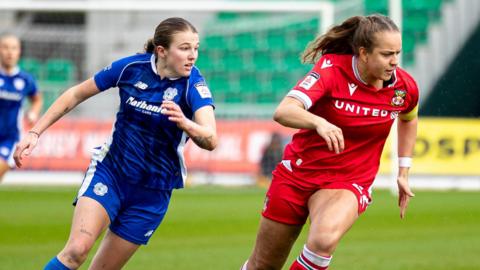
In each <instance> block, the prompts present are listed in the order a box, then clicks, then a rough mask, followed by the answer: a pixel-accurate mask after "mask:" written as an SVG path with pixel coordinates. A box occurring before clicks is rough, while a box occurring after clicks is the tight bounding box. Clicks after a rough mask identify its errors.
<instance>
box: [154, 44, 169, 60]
mask: <svg viewBox="0 0 480 270" xmlns="http://www.w3.org/2000/svg"><path fill="white" fill-rule="evenodd" d="M155 53H156V54H157V57H161V58H165V56H166V53H167V50H166V49H165V48H164V47H163V46H157V47H155Z"/></svg>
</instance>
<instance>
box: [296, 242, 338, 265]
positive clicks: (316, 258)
mask: <svg viewBox="0 0 480 270" xmlns="http://www.w3.org/2000/svg"><path fill="white" fill-rule="evenodd" d="M302 254H303V256H305V258H307V259H308V260H309V261H311V262H312V263H314V264H315V265H318V266H320V267H327V266H328V265H329V264H330V261H331V260H332V256H328V257H324V256H320V255H317V254H315V253H313V252H312V251H310V250H309V249H308V248H307V245H304V246H303V251H302Z"/></svg>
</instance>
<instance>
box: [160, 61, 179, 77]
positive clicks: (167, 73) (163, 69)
mask: <svg viewBox="0 0 480 270" xmlns="http://www.w3.org/2000/svg"><path fill="white" fill-rule="evenodd" d="M156 68H157V73H158V75H159V76H160V78H161V79H162V80H163V79H165V78H170V79H174V78H177V77H179V76H178V75H177V74H175V73H174V72H173V71H172V70H171V69H169V68H168V67H167V65H164V64H163V63H161V62H160V61H158V62H157V65H156Z"/></svg>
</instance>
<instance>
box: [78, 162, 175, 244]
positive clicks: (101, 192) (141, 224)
mask: <svg viewBox="0 0 480 270" xmlns="http://www.w3.org/2000/svg"><path fill="white" fill-rule="evenodd" d="M171 195H172V190H155V189H149V188H145V187H143V186H139V185H133V184H130V183H128V182H127V181H126V180H125V179H118V178H115V177H114V175H113V174H112V173H110V171H109V170H108V168H106V167H105V166H104V165H102V164H101V163H100V164H98V165H97V162H96V161H92V163H91V165H90V167H89V169H88V171H87V173H86V174H85V178H84V180H83V183H82V186H81V187H80V190H79V192H78V196H77V199H78V198H80V197H81V196H85V197H89V198H92V199H94V200H96V201H98V202H99V203H100V204H101V205H102V206H103V207H104V208H105V210H106V211H107V213H108V216H109V217H110V230H111V231H112V232H113V233H115V234H116V235H118V236H120V237H121V238H123V239H125V240H127V241H129V242H132V243H134V244H137V245H145V244H147V242H148V240H149V239H150V237H151V236H152V234H153V232H154V231H155V230H156V229H157V228H158V226H159V225H160V223H161V221H162V220H163V217H164V216H165V213H166V212H167V209H168V204H169V202H170V197H171ZM75 203H76V201H75ZM75 203H74V204H75Z"/></svg>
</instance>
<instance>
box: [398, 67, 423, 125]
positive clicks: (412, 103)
mask: <svg viewBox="0 0 480 270" xmlns="http://www.w3.org/2000/svg"><path fill="white" fill-rule="evenodd" d="M406 86H407V93H408V96H407V98H406V100H407V102H408V103H407V107H406V109H405V110H403V111H402V112H401V113H400V116H399V117H400V118H401V119H402V120H407V121H408V120H412V119H414V118H415V117H416V116H417V115H418V99H419V93H418V86H417V83H416V82H415V81H414V80H413V78H411V77H410V76H409V77H408V79H407V81H406Z"/></svg>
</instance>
